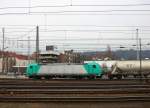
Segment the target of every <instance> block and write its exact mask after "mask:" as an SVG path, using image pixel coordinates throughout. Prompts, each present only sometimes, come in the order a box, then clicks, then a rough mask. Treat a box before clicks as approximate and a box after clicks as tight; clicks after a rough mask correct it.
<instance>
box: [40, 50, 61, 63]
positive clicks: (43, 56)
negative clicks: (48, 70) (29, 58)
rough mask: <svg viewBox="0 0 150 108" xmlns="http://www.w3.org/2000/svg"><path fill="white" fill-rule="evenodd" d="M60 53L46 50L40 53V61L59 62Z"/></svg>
mask: <svg viewBox="0 0 150 108" xmlns="http://www.w3.org/2000/svg"><path fill="white" fill-rule="evenodd" d="M58 56H59V53H58V52H56V51H44V52H41V53H40V54H39V62H40V63H58V61H59V60H58Z"/></svg>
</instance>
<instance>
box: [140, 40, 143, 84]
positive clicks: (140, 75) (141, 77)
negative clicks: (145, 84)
mask: <svg viewBox="0 0 150 108" xmlns="http://www.w3.org/2000/svg"><path fill="white" fill-rule="evenodd" d="M139 45H140V54H139V57H140V71H139V74H140V80H141V81H142V76H143V75H142V48H141V38H139Z"/></svg>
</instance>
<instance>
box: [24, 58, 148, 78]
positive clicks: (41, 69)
mask: <svg viewBox="0 0 150 108" xmlns="http://www.w3.org/2000/svg"><path fill="white" fill-rule="evenodd" d="M26 75H27V76H28V77H29V78H38V79H39V78H46V79H49V78H55V77H62V78H88V79H95V78H101V77H102V76H106V77H108V78H109V79H113V78H117V79H122V78H123V77H128V76H129V75H132V76H134V77H138V76H141V75H143V76H144V77H147V76H148V75H150V60H142V61H141V64H140V61H137V60H128V61H119V60H112V61H85V62H84V64H79V65H77V64H48V65H40V64H30V65H28V66H27V71H26Z"/></svg>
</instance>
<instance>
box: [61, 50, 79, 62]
mask: <svg viewBox="0 0 150 108" xmlns="http://www.w3.org/2000/svg"><path fill="white" fill-rule="evenodd" d="M80 57H81V56H80V53H76V52H73V50H67V51H64V53H61V54H60V55H59V62H60V63H81V59H80Z"/></svg>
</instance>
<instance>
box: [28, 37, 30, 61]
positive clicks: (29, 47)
mask: <svg viewBox="0 0 150 108" xmlns="http://www.w3.org/2000/svg"><path fill="white" fill-rule="evenodd" d="M28 63H29V64H30V37H28Z"/></svg>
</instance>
